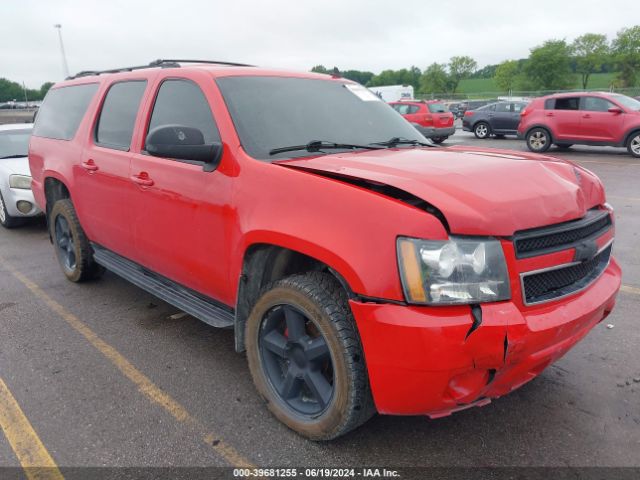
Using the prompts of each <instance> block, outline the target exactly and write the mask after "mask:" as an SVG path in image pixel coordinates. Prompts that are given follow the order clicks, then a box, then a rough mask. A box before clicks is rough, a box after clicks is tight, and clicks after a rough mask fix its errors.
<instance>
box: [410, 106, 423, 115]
mask: <svg viewBox="0 0 640 480" xmlns="http://www.w3.org/2000/svg"><path fill="white" fill-rule="evenodd" d="M418 110H420V107H418V106H417V105H410V106H409V113H418Z"/></svg>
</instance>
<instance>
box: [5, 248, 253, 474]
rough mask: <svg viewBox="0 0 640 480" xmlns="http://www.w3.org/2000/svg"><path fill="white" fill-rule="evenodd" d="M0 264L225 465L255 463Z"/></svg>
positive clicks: (24, 279)
mask: <svg viewBox="0 0 640 480" xmlns="http://www.w3.org/2000/svg"><path fill="white" fill-rule="evenodd" d="M0 264H1V265H2V266H3V267H4V268H5V269H7V270H8V271H9V272H10V273H11V274H12V275H13V276H14V277H15V278H16V279H18V280H19V281H20V282H21V283H22V284H23V285H24V286H25V287H27V288H28V289H29V290H31V292H32V293H33V294H34V295H35V296H36V297H38V298H39V299H40V300H42V301H43V302H44V303H45V304H46V305H47V306H48V307H49V308H51V310H53V311H54V312H56V313H57V314H58V315H59V316H60V317H61V318H62V319H63V320H64V321H65V322H67V323H68V324H69V325H70V326H71V327H72V328H73V329H74V330H76V331H77V332H78V333H80V334H81V335H82V336H83V337H84V338H86V339H87V340H88V341H89V343H90V344H91V345H93V346H94V347H95V348H96V349H97V350H98V351H99V352H100V353H101V354H102V355H104V356H105V357H106V358H107V359H108V360H109V361H110V362H111V363H112V364H113V365H115V366H116V367H117V368H118V370H120V372H122V374H123V375H124V376H125V377H127V378H128V379H129V380H131V381H132V382H133V383H134V384H135V385H136V386H137V387H138V390H139V391H140V392H141V393H142V394H144V395H145V396H146V397H147V398H148V399H149V400H151V401H152V402H153V403H156V404H158V405H160V406H161V407H162V408H164V409H165V410H166V411H167V412H168V413H169V414H171V416H173V417H174V418H175V419H176V420H178V421H179V422H182V423H185V424H187V425H190V426H191V427H193V428H194V429H195V430H197V431H198V432H199V433H200V435H201V439H202V441H203V442H204V443H205V444H207V445H209V446H210V447H211V448H212V449H213V450H214V451H215V452H216V453H217V454H218V455H220V456H221V457H222V458H224V459H225V460H226V461H227V462H228V463H229V464H231V465H232V466H235V467H240V468H255V466H254V465H253V464H252V463H251V462H250V461H249V460H247V459H246V458H244V457H243V456H242V455H241V454H240V453H239V452H238V451H237V450H235V449H234V448H233V447H232V446H231V445H229V444H227V443H226V442H224V441H223V440H222V439H221V438H220V436H219V435H216V434H215V432H210V431H206V430H205V428H204V427H203V426H202V425H201V424H200V423H199V422H198V421H197V420H196V419H195V418H194V417H193V416H192V415H191V414H190V413H189V412H188V411H187V410H186V409H185V408H184V407H183V406H182V405H180V403H178V402H177V401H176V400H174V399H173V398H172V397H171V396H170V395H169V394H168V393H166V392H164V391H162V390H161V389H160V388H159V387H157V386H156V385H155V384H154V383H153V382H152V381H151V380H150V379H149V378H148V377H147V376H146V375H144V374H143V373H142V372H141V371H140V370H138V369H137V368H136V367H134V366H133V365H132V364H131V362H129V360H127V359H126V358H125V357H124V356H123V355H122V354H121V353H120V352H118V351H117V350H116V349H115V348H113V347H112V346H111V345H109V344H108V343H106V342H105V341H103V340H102V339H100V337H98V335H97V334H96V333H95V332H94V331H93V330H91V328H89V327H88V326H87V325H85V324H84V323H83V322H82V321H81V320H80V319H79V318H78V317H76V316H75V315H74V314H72V313H71V312H69V311H67V310H66V309H65V308H64V307H63V306H62V305H60V304H59V303H58V302H56V301H55V300H54V299H53V298H51V297H50V296H49V295H47V294H46V293H45V292H44V291H43V290H42V289H41V288H40V287H39V286H38V285H37V284H35V283H34V282H32V281H31V280H29V279H28V278H27V277H25V276H24V275H23V274H22V273H20V272H19V271H17V270H16V269H14V268H13V267H12V266H11V265H9V264H8V263H6V262H5V261H4V260H3V259H2V258H0Z"/></svg>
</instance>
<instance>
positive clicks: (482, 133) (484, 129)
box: [473, 122, 491, 140]
mask: <svg viewBox="0 0 640 480" xmlns="http://www.w3.org/2000/svg"><path fill="white" fill-rule="evenodd" d="M473 134H474V135H475V136H476V138H479V139H480V140H484V139H485V138H489V135H491V127H489V124H488V123H485V122H478V123H476V125H475V126H474V127H473Z"/></svg>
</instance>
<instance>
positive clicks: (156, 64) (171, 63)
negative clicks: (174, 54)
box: [66, 58, 254, 80]
mask: <svg viewBox="0 0 640 480" xmlns="http://www.w3.org/2000/svg"><path fill="white" fill-rule="evenodd" d="M181 63H206V64H212V65H227V66H230V67H253V66H254V65H248V64H246V63H235V62H222V61H218V60H180V59H177V60H176V59H167V58H159V59H158V60H154V61H153V62H150V63H149V64H147V65H137V66H134V67H122V68H113V69H110V70H83V71H81V72H78V73H76V74H75V75H72V76H70V77H67V78H66V80H73V79H74V78H80V77H88V76H91V75H102V74H104V73H119V72H131V71H133V70H142V69H145V68H180V64H181Z"/></svg>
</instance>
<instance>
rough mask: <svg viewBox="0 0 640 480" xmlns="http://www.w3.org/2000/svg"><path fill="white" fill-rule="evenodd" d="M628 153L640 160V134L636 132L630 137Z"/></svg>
mask: <svg viewBox="0 0 640 480" xmlns="http://www.w3.org/2000/svg"><path fill="white" fill-rule="evenodd" d="M627 151H628V152H629V154H630V155H631V156H633V157H636V158H640V132H635V133H633V134H632V135H631V137H629V141H628V142H627Z"/></svg>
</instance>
